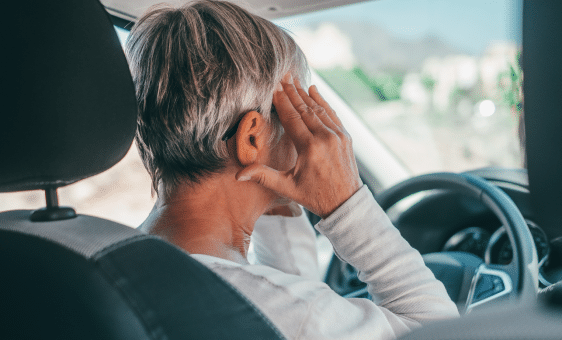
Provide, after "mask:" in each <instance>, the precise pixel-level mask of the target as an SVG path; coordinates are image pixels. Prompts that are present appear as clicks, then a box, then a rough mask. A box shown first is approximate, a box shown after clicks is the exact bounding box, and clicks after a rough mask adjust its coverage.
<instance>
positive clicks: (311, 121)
mask: <svg viewBox="0 0 562 340" xmlns="http://www.w3.org/2000/svg"><path fill="white" fill-rule="evenodd" d="M283 80H284V81H285V82H284V83H283V84H282V85H283V90H284V91H283V92H284V94H285V95H286V96H287V98H289V100H290V101H291V104H293V107H294V109H295V110H296V111H297V112H298V113H300V115H301V118H302V120H303V121H304V123H305V124H306V126H307V127H308V129H309V130H310V131H311V132H312V133H317V132H320V131H321V130H322V129H324V128H325V127H324V124H323V123H322V122H321V121H320V119H319V118H318V116H317V115H316V113H315V112H314V110H313V107H311V106H310V105H308V104H307V103H306V102H305V100H304V98H303V97H302V96H301V95H300V94H299V92H298V91H297V88H296V87H295V85H294V84H293V80H292V78H289V80H288V81H287V77H285V78H284V79H283ZM278 95H281V96H282V95H283V94H280V93H278ZM307 97H308V95H307ZM308 99H310V98H308ZM278 112H279V111H278Z"/></svg>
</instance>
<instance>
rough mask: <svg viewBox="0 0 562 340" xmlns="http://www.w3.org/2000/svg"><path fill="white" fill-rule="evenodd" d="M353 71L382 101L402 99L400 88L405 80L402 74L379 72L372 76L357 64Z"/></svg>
mask: <svg viewBox="0 0 562 340" xmlns="http://www.w3.org/2000/svg"><path fill="white" fill-rule="evenodd" d="M352 72H353V73H354V74H355V75H356V76H357V77H358V78H359V79H361V81H362V82H363V83H364V84H365V85H367V86H368V87H369V88H370V89H371V91H373V93H374V94H375V95H376V96H377V98H378V99H379V100H380V101H387V100H398V99H400V89H401V88H402V83H403V81H404V77H403V76H402V75H400V74H396V73H395V74H389V73H379V74H377V76H375V77H374V78H371V77H369V76H368V75H367V74H366V73H365V72H364V71H363V70H362V69H361V68H359V67H357V66H356V67H354V68H353V70H352Z"/></svg>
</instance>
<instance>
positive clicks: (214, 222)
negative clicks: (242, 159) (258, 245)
mask: <svg viewBox="0 0 562 340" xmlns="http://www.w3.org/2000/svg"><path fill="white" fill-rule="evenodd" d="M266 196H267V195H266V194H265V193H264V192H263V190H261V188H259V187H257V186H256V185H255V184H252V183H250V182H238V181H236V180H235V179H234V178H233V176H232V177H231V176H226V175H216V176H213V177H212V178H210V179H207V180H205V181H204V182H203V183H201V184H198V185H196V187H193V186H189V187H188V186H185V185H180V186H178V187H177V188H176V189H175V190H173V192H172V193H171V194H170V195H167V196H164V195H159V198H158V200H157V201H156V203H155V205H154V209H153V210H152V212H151V213H150V215H149V216H148V218H147V219H146V220H145V221H144V222H143V224H142V225H141V226H140V228H141V230H144V231H145V232H148V233H150V234H154V235H158V236H160V237H162V238H164V239H165V240H167V241H169V242H170V243H173V244H175V245H176V246H178V247H180V248H182V249H184V250H185V251H187V252H189V253H191V254H204V255H210V256H214V257H219V258H223V259H226V260H230V261H234V262H237V263H247V260H246V256H247V253H248V247H249V244H250V236H251V235H252V232H253V230H254V223H255V222H256V220H257V219H258V218H259V217H260V216H261V214H262V213H263V212H264V211H265V210H266V209H267V208H268V200H267V197H266Z"/></svg>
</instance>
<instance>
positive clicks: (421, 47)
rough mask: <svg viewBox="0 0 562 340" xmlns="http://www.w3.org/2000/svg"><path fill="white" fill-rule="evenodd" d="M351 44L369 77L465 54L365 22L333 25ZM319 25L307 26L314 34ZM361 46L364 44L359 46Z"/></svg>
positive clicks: (438, 42) (416, 68)
mask: <svg viewBox="0 0 562 340" xmlns="http://www.w3.org/2000/svg"><path fill="white" fill-rule="evenodd" d="M333 24H335V25H336V26H337V27H338V28H339V29H340V31H341V32H343V33H344V34H345V35H347V36H348V37H349V38H351V40H352V41H353V53H354V55H355V57H356V59H357V61H358V62H359V64H360V66H361V68H362V69H363V70H364V71H365V72H367V73H368V74H369V75H374V74H375V73H377V72H380V71H391V70H392V71H396V72H398V73H407V72H416V71H419V69H420V68H421V65H422V63H423V61H424V60H425V59H426V58H427V57H428V56H435V57H443V56H446V55H451V54H464V52H463V51H462V50H460V49H457V48H455V47H453V46H451V45H450V44H448V43H446V42H444V41H442V40H440V39H439V38H437V37H432V36H426V37H424V38H422V39H416V40H405V39H399V38H396V37H394V36H392V35H391V34H390V33H388V32H387V31H385V30H384V29H382V28H380V27H379V26H377V25H374V24H369V23H364V22H349V21H341V22H333ZM319 25H320V23H317V24H314V25H312V26H310V29H312V30H316V29H317V28H318V26H319ZM358 42H362V43H363V44H359V43H358Z"/></svg>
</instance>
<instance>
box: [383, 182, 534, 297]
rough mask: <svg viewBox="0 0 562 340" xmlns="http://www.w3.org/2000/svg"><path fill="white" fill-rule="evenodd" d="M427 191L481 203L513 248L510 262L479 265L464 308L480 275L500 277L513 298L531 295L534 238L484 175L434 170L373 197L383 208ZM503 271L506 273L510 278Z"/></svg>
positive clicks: (507, 198) (515, 210)
mask: <svg viewBox="0 0 562 340" xmlns="http://www.w3.org/2000/svg"><path fill="white" fill-rule="evenodd" d="M428 190H452V191H456V192H459V193H461V194H463V195H468V196H471V197H473V198H475V199H477V200H479V201H480V202H482V203H483V204H484V205H485V206H486V207H488V208H489V209H490V210H492V212H493V213H494V214H495V215H496V216H497V217H498V219H499V220H500V221H501V223H502V224H503V225H504V226H505V227H506V230H507V235H508V237H509V241H510V242H511V245H512V248H513V258H512V261H511V262H510V263H509V264H507V265H494V264H482V265H481V266H480V268H479V269H478V271H477V273H476V275H475V276H474V278H473V284H472V286H471V289H470V290H471V292H470V293H469V299H468V301H467V308H470V307H472V306H475V305H476V304H473V303H472V300H473V299H472V298H473V296H472V295H473V294H474V289H475V288H476V285H477V283H478V282H477V281H478V279H479V276H481V275H496V276H497V277H501V279H502V280H503V281H504V284H506V291H507V288H508V287H507V285H509V283H511V287H510V288H511V289H510V291H508V292H507V293H508V294H510V297H511V298H512V299H517V298H526V297H533V298H534V297H535V296H536V293H537V289H538V263H537V251H536V247H535V244H534V241H533V237H532V235H531V232H530V231H529V228H528V227H527V224H526V222H525V219H524V218H523V216H522V215H521V212H520V211H519V209H518V208H517V206H516V205H515V203H514V202H513V201H512V200H511V198H510V197H509V196H508V195H507V194H506V193H504V192H503V191H502V190H501V189H499V188H498V187H496V186H495V185H493V184H491V183H489V182H488V181H486V180H485V179H483V178H480V177H478V176H474V175H471V174H467V173H463V174H456V173H448V172H442V173H433V174H427V175H421V176H416V177H413V178H410V179H407V180H405V181H403V182H401V183H398V184H396V185H395V186H393V187H391V188H389V189H388V190H385V191H384V192H382V193H381V194H379V195H377V196H375V199H376V201H377V202H378V203H379V205H380V206H381V208H382V209H383V210H385V211H386V210H388V209H389V208H390V207H392V206H393V205H394V204H396V203H398V202H399V201H401V200H402V199H404V198H406V197H409V196H411V195H413V194H416V193H419V192H423V191H428ZM502 273H505V274H506V275H507V277H509V280H507V279H506V278H505V275H503V274H502ZM509 281H511V282H509ZM481 302H485V301H481ZM479 303H480V302H478V303H477V304H479Z"/></svg>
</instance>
